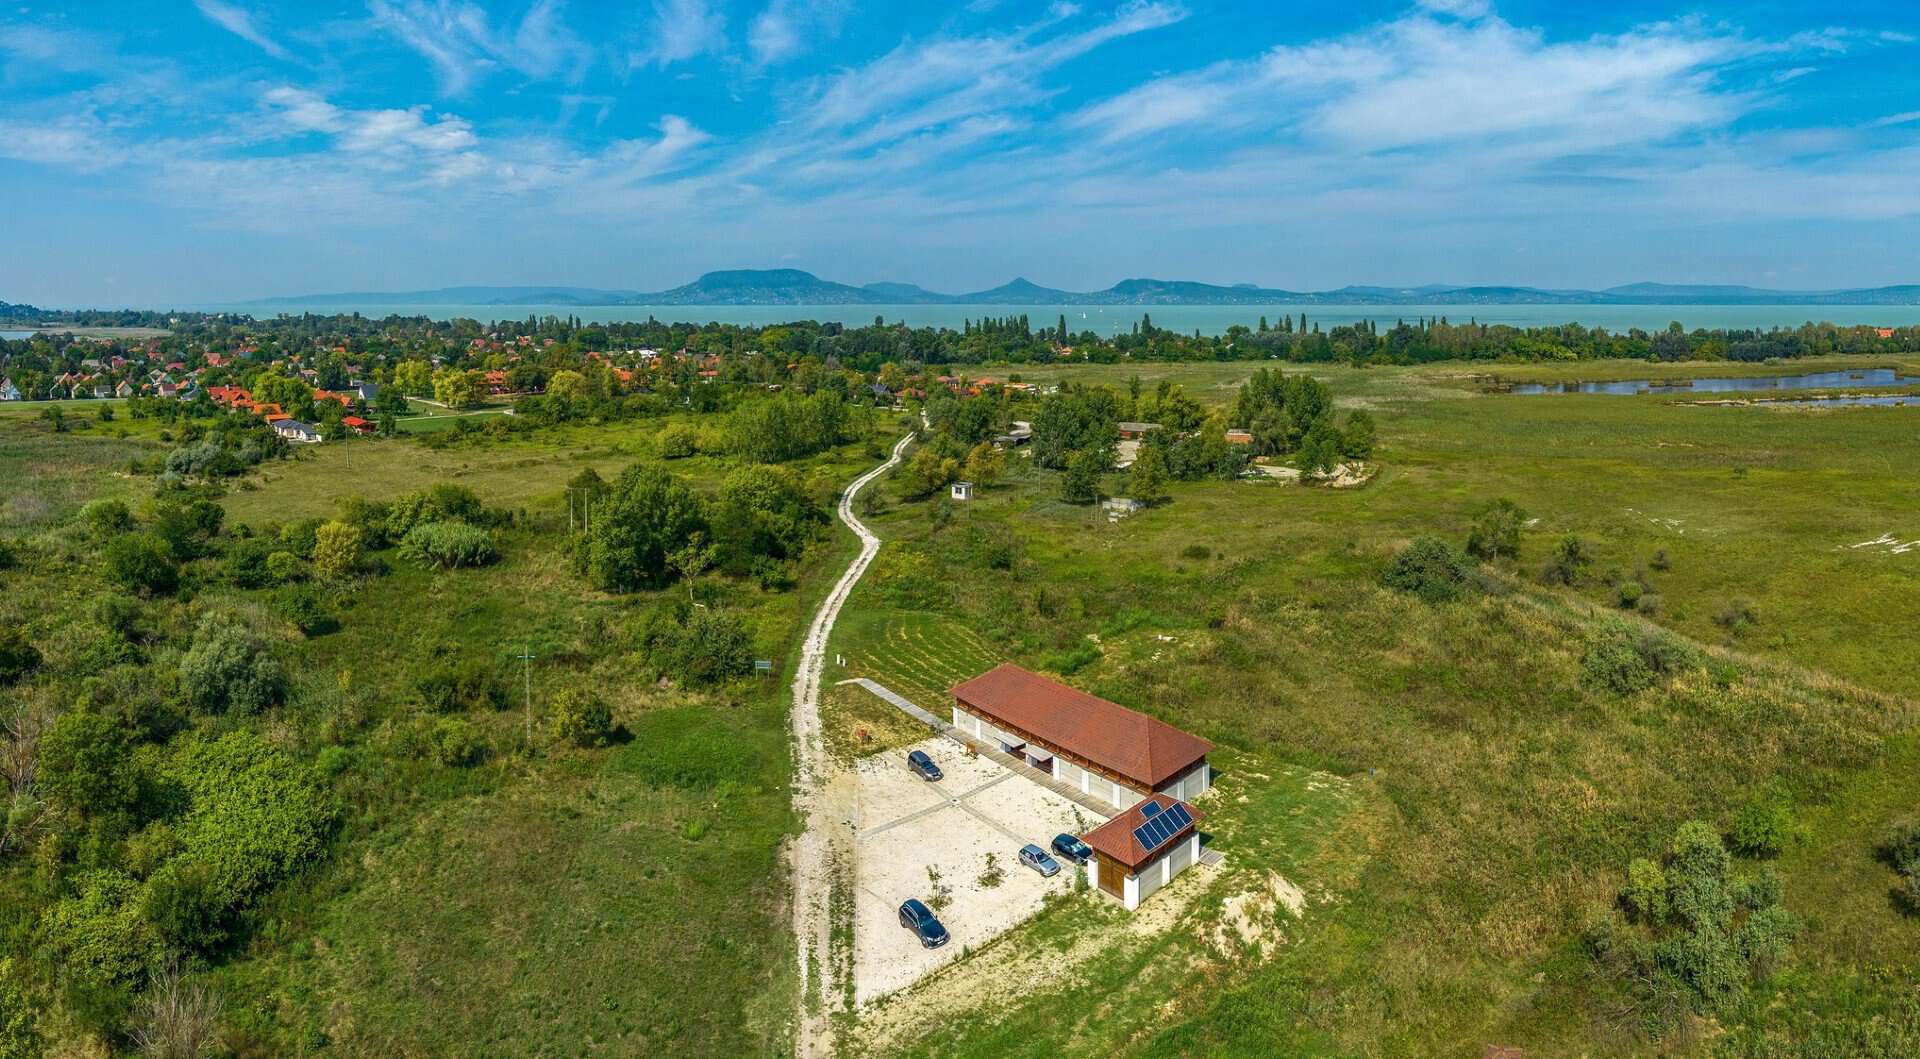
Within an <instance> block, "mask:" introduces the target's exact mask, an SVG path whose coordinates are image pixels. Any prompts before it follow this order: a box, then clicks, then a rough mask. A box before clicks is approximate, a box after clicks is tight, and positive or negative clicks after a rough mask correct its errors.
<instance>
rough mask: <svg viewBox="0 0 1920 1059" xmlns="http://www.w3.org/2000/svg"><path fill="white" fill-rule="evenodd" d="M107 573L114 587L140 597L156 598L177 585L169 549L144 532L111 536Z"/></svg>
mask: <svg viewBox="0 0 1920 1059" xmlns="http://www.w3.org/2000/svg"><path fill="white" fill-rule="evenodd" d="M107 574H108V576H109V577H111V578H112V579H113V581H114V582H115V583H116V584H119V585H120V586H122V587H123V588H126V589H127V590H129V591H132V592H138V593H139V594H141V595H143V596H160V595H166V594H168V593H170V592H172V591H173V590H174V589H176V588H178V587H179V586H180V571H179V569H178V568H177V567H175V566H174V565H173V550H172V549H171V548H169V547H167V544H166V542H165V541H162V540H160V539H159V538H157V537H152V536H149V535H147V534H144V533H129V534H123V535H121V536H119V537H115V538H114V539H113V541H112V543H110V544H108V545H107Z"/></svg>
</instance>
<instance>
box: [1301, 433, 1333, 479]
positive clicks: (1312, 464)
mask: <svg viewBox="0 0 1920 1059" xmlns="http://www.w3.org/2000/svg"><path fill="white" fill-rule="evenodd" d="M1340 449H1341V442H1340V434H1339V432H1338V431H1336V430H1334V429H1333V427H1332V426H1331V425H1330V424H1329V423H1328V422H1327V421H1326V420H1321V421H1320V422H1318V423H1315V424H1314V426H1313V429H1311V430H1309V431H1307V437H1306V440H1305V441H1303V442H1301V443H1300V457H1299V462H1300V480H1301V481H1308V480H1310V479H1313V478H1318V477H1321V476H1323V475H1327V474H1331V473H1333V471H1334V469H1335V468H1337V467H1339V466H1340Z"/></svg>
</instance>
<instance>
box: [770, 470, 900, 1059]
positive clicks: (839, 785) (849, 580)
mask: <svg viewBox="0 0 1920 1059" xmlns="http://www.w3.org/2000/svg"><path fill="white" fill-rule="evenodd" d="M913 437H914V436H913V435H912V434H909V435H907V436H906V437H904V438H901V439H900V443H899V444H898V445H895V446H894V447H893V454H892V455H891V456H889V457H888V458H887V462H885V463H883V464H881V465H880V466H878V467H875V468H874V469H873V470H871V471H868V472H867V473H865V474H863V475H861V476H860V477H858V478H856V479H854V480H853V484H852V485H850V486H848V487H847V491H846V492H845V493H843V494H842V495H841V497H840V512H839V514H840V521H842V522H844V523H846V524H847V528H848V529H851V530H853V532H854V533H855V534H856V535H857V536H859V538H860V554H859V555H858V556H856V557H855V558H854V560H853V564H852V565H851V566H848V567H847V572H846V573H844V574H842V575H840V580H839V581H837V582H835V583H834V586H833V591H831V592H829V593H827V598H826V600H825V601H823V602H822V603H821V604H820V610H819V612H818V613H816V614H815V615H814V616H813V624H812V625H811V626H810V627H809V628H808V629H807V639H806V643H805V644H803V645H802V646H801V648H800V666H799V670H798V672H796V673H795V674H794V678H793V713H792V720H791V723H792V726H793V745H794V782H793V802H794V809H795V811H797V812H798V813H799V814H800V816H801V818H802V819H803V820H804V821H805V823H804V825H803V830H802V831H801V832H800V834H799V835H798V836H796V837H795V838H794V841H793V843H792V845H791V846H790V847H789V848H788V869H789V871H790V872H791V873H792V879H793V940H794V949H795V951H796V952H797V953H798V954H799V961H800V990H801V993H800V996H799V998H798V1004H799V1010H798V1017H797V1019H796V1020H795V1023H794V1042H793V1049H794V1055H795V1056H797V1057H798V1059H825V1057H826V1056H830V1055H832V1054H833V1045H834V1040H833V1015H834V1012H836V1011H839V1010H842V1009H843V1008H844V1006H845V999H844V998H845V995H846V989H847V986H848V985H849V984H850V983H851V973H852V953H851V952H850V951H845V952H842V951H836V949H835V939H834V929H833V925H834V914H833V913H834V909H833V900H834V896H833V895H834V890H835V884H836V880H837V879H838V878H839V877H840V876H841V875H842V874H843V871H842V870H843V869H844V870H845V872H849V873H850V872H851V869H852V863H851V857H852V852H853V843H852V837H853V836H852V828H853V805H854V784H853V782H852V778H851V776H849V775H847V774H845V772H844V770H837V769H834V768H833V767H832V766H831V764H830V762H829V761H828V760H827V750H826V744H825V742H824V741H823V739H822V736H821V729H820V675H821V673H822V672H823V671H824V670H825V669H826V664H827V640H828V638H829V637H831V636H832V635H833V623H834V620H835V619H836V618H838V617H839V616H840V608H841V607H842V606H843V605H844V604H845V603H846V601H847V597H848V596H849V595H851V594H852V593H853V586H854V585H856V584H858V583H859V581H860V577H861V575H862V574H864V573H866V572H867V567H868V566H869V565H870V564H872V562H873V557H874V556H875V555H877V554H879V551H880V538H879V537H876V536H874V534H873V531H871V530H869V529H867V527H866V526H864V525H862V524H861V522H860V520H859V519H858V518H855V517H854V514H853V498H854V497H855V496H856V495H858V494H859V492H860V490H861V488H862V487H863V486H866V485H867V484H868V483H870V482H872V481H873V480H874V479H875V478H878V477H880V476H881V475H882V474H885V473H886V472H887V471H888V470H890V469H891V468H893V466H894V465H896V464H898V463H899V462H900V457H901V454H902V453H904V452H905V451H906V449H907V445H908V443H909V442H911V441H912V440H913ZM839 948H840V949H849V948H850V946H849V945H847V944H846V942H844V941H842V942H841V944H840V945H839Z"/></svg>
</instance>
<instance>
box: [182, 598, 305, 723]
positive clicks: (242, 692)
mask: <svg viewBox="0 0 1920 1059" xmlns="http://www.w3.org/2000/svg"><path fill="white" fill-rule="evenodd" d="M286 679H287V675H286V670H285V668H284V667H282V666H281V664H280V661H279V660H278V659H277V658H275V657H274V656H273V654H272V652H270V651H269V650H268V649H267V645H266V644H265V642H263V641H262V640H261V639H260V638H259V637H258V636H256V635H254V633H253V630H251V629H249V628H247V627H246V626H245V625H243V624H242V623H241V622H240V621H239V620H238V619H237V618H233V617H229V616H227V615H223V614H209V615H207V616H206V617H204V618H202V619H200V625H199V627H198V628H196V629H195V630H194V634H193V646H192V647H190V648H188V649H187V653H186V655H185V657H183V658H182V659H181V660H180V689H181V690H182V691H183V692H185V693H186V696H187V700H188V701H189V702H191V703H192V704H193V705H195V706H197V707H199V708H200V709H202V710H206V711H207V712H209V713H227V712H233V713H239V714H253V713H259V712H260V711H261V710H264V709H266V708H267V707H269V706H272V705H274V704H275V703H277V702H279V701H280V696H281V694H282V693H283V692H284V691H285V688H286Z"/></svg>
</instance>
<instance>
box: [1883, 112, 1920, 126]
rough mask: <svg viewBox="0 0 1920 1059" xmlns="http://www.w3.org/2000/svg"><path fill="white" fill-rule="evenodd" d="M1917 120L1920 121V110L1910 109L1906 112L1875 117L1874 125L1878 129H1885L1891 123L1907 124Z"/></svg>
mask: <svg viewBox="0 0 1920 1059" xmlns="http://www.w3.org/2000/svg"><path fill="white" fill-rule="evenodd" d="M1916 121H1920V110H1909V111H1906V112H1904V113H1900V114H1889V115H1887V116H1886V117H1884V118H1878V119H1875V121H1874V122H1873V127H1874V128H1876V129H1884V128H1886V127H1888V126H1889V125H1906V124H1909V123H1911V122H1916Z"/></svg>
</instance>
